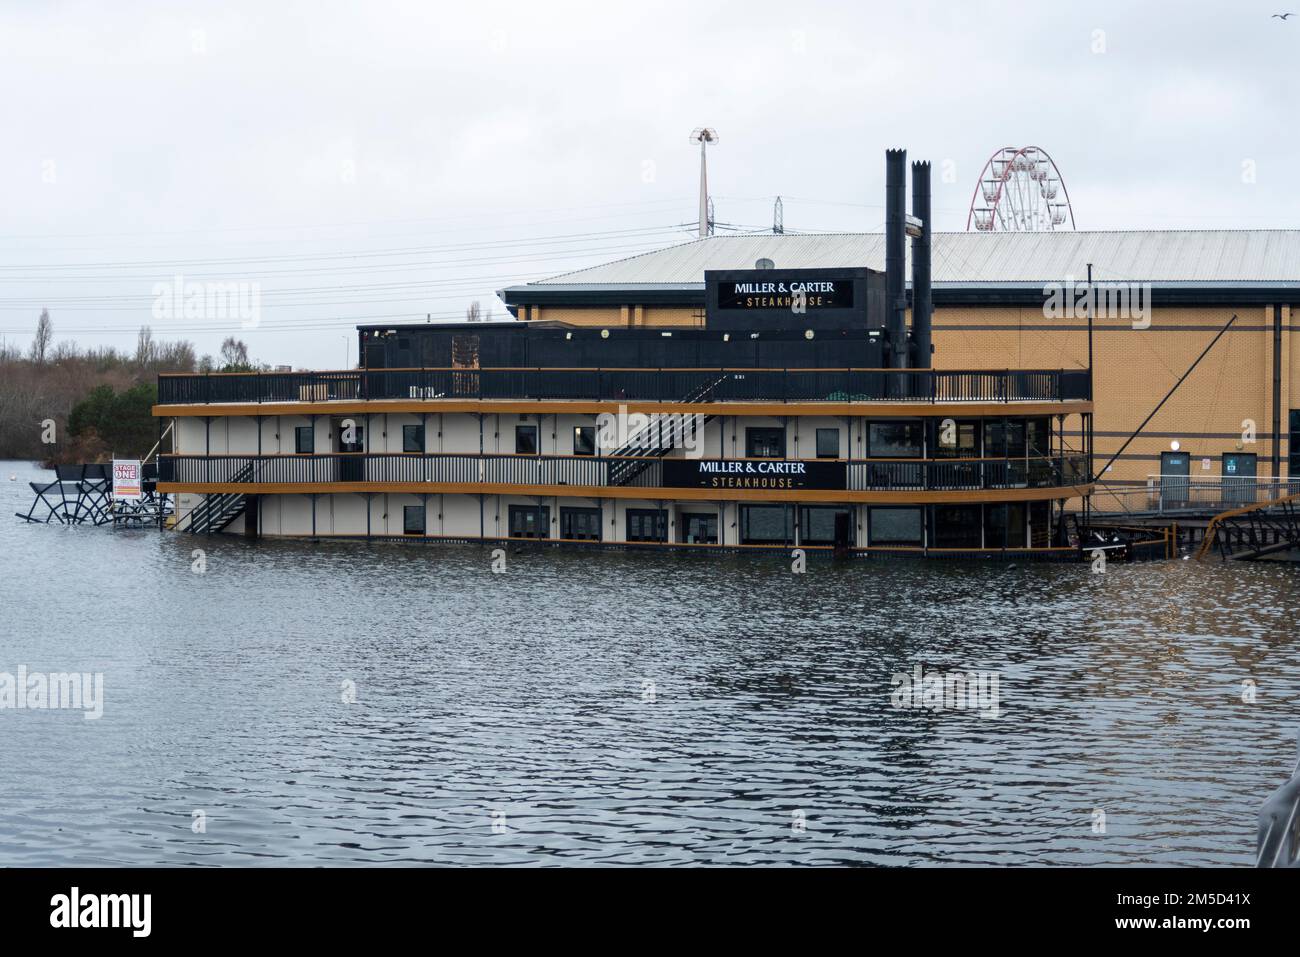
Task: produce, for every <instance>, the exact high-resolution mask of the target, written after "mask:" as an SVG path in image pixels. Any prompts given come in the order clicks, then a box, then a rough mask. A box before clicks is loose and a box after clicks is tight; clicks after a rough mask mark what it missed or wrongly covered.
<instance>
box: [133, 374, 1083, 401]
mask: <svg viewBox="0 0 1300 957" xmlns="http://www.w3.org/2000/svg"><path fill="white" fill-rule="evenodd" d="M688 397H689V398H691V399H692V400H693V401H716V402H735V401H769V402H773V401H774V402H869V401H877V400H895V401H897V400H906V401H917V402H1023V401H1059V400H1068V399H1086V398H1088V374H1087V372H1086V371H1080V370H1017V371H970V372H963V371H947V370H934V369H910V370H897V371H894V370H891V371H888V372H886V371H883V370H879V369H373V370H359V371H350V372H249V373H211V374H196V375H188V374H187V375H161V376H159V378H158V402H159V403H160V404H162V405H181V404H205V403H211V402H333V401H340V400H348V399H352V400H355V399H535V400H544V399H574V400H597V401H624V400H626V401H643V402H647V401H648V402H674V401H684V400H686V399H687V398H688Z"/></svg>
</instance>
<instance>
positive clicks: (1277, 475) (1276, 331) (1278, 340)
mask: <svg viewBox="0 0 1300 957" xmlns="http://www.w3.org/2000/svg"><path fill="white" fill-rule="evenodd" d="M1272 445H1273V456H1272V460H1271V466H1272V470H1273V485H1274V487H1278V483H1279V482H1280V481H1281V479H1282V307H1281V306H1280V305H1278V306H1274V307H1273V443H1272ZM1279 491H1280V489H1279Z"/></svg>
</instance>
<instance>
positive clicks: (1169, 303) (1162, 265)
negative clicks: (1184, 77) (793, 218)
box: [499, 230, 1300, 510]
mask: <svg viewBox="0 0 1300 957" xmlns="http://www.w3.org/2000/svg"><path fill="white" fill-rule="evenodd" d="M933 248H934V255H933V259H934V262H933V282H934V288H933V298H934V309H935V312H934V320H933V335H934V348H935V351H934V365H935V368H937V369H987V370H1000V369H1024V368H1031V369H1064V370H1070V369H1086V368H1087V366H1088V357H1089V336H1088V308H1087V304H1086V303H1087V300H1086V298H1085V294H1086V285H1085V279H1086V276H1087V275H1088V269H1089V266H1090V265H1091V269H1092V277H1093V282H1094V287H1095V290H1096V291H1095V293H1094V296H1095V299H1094V300H1093V301H1095V302H1096V307H1095V312H1094V322H1093V336H1092V353H1093V357H1094V360H1093V365H1094V376H1095V383H1094V389H1095V394H1094V400H1095V406H1096V412H1095V418H1094V425H1095V432H1094V436H1095V457H1096V467H1097V468H1098V469H1101V468H1102V467H1103V466H1104V465H1105V463H1106V462H1107V461H1109V460H1110V458H1111V456H1112V454H1113V453H1114V452H1116V451H1119V450H1120V448H1121V446H1122V445H1124V443H1125V442H1126V440H1127V439H1128V438H1129V437H1130V435H1131V434H1132V433H1133V432H1134V431H1135V430H1137V429H1138V428H1139V426H1141V425H1142V422H1143V420H1144V419H1145V418H1146V417H1147V415H1148V414H1149V413H1150V412H1151V410H1152V409H1154V408H1155V407H1156V406H1157V404H1158V403H1159V402H1160V401H1161V399H1162V398H1163V397H1164V396H1165V394H1166V393H1167V392H1168V391H1169V390H1170V389H1171V388H1172V387H1173V386H1174V384H1175V383H1176V382H1177V381H1178V379H1179V377H1180V376H1182V375H1183V374H1184V373H1185V372H1186V371H1187V370H1188V368H1189V367H1190V366H1191V365H1192V364H1193V362H1195V361H1196V359H1197V357H1198V356H1200V355H1201V353H1202V352H1203V351H1204V350H1205V349H1206V347H1207V346H1209V345H1210V343H1211V342H1212V341H1213V340H1214V339H1215V336H1216V335H1217V334H1218V333H1219V331H1220V330H1221V329H1222V328H1223V327H1224V326H1225V324H1227V323H1228V321H1229V320H1230V319H1231V318H1232V317H1233V316H1234V315H1235V316H1236V317H1237V319H1236V321H1235V322H1234V323H1232V325H1231V326H1230V328H1229V329H1228V330H1227V332H1226V333H1225V334H1224V335H1223V336H1222V338H1221V339H1220V340H1219V341H1218V342H1217V343H1215V345H1214V347H1213V348H1212V349H1211V350H1210V351H1209V352H1208V353H1207V354H1206V355H1205V357H1204V358H1203V359H1202V361H1201V362H1200V363H1199V365H1197V366H1196V368H1195V370H1194V371H1193V372H1192V373H1191V375H1189V376H1188V377H1187V380H1186V381H1185V382H1184V383H1183V384H1182V386H1181V387H1180V388H1179V389H1178V390H1177V391H1176V392H1175V394H1174V395H1173V396H1172V398H1170V399H1169V401H1168V402H1167V403H1166V404H1165V405H1164V407H1163V408H1162V409H1161V410H1160V412H1159V413H1158V414H1157V415H1155V417H1154V418H1152V419H1151V421H1150V422H1149V423H1148V424H1147V425H1146V427H1145V428H1144V429H1143V431H1142V433H1141V435H1139V436H1138V437H1137V438H1136V439H1135V440H1134V441H1132V442H1131V443H1130V444H1128V446H1127V447H1126V448H1124V449H1123V452H1122V454H1121V455H1120V456H1119V458H1118V459H1116V461H1115V462H1114V464H1113V466H1111V468H1110V469H1109V470H1108V471H1107V472H1105V473H1103V474H1101V475H1100V476H1099V478H1100V479H1101V480H1102V481H1103V482H1104V483H1108V484H1110V485H1112V487H1136V488H1146V487H1150V485H1151V484H1152V483H1153V482H1159V479H1156V478H1154V477H1155V476H1159V475H1162V474H1163V475H1166V476H1168V475H1187V476H1189V481H1191V482H1196V481H1197V480H1202V479H1204V480H1218V479H1219V478H1220V477H1223V478H1230V479H1233V480H1237V479H1250V478H1251V477H1252V476H1257V477H1258V479H1259V480H1260V481H1261V482H1262V481H1265V480H1267V479H1269V478H1270V477H1279V478H1282V477H1287V476H1288V475H1292V474H1294V475H1300V361H1298V360H1300V337H1296V336H1295V335H1294V332H1295V325H1294V320H1293V311H1292V306H1293V304H1295V303H1297V302H1300V231H1297V230H1213V231H1208V230H1207V231H1185V230H1167V231H1166V230H1142V231H1105V232H1073V231H1069V232H1066V231H1058V232H1024V233H1014V232H1008V233H937V234H935V236H934V247H933ZM761 260H768V261H770V263H771V264H773V265H774V266H775V268H776V269H778V270H792V269H809V268H817V269H823V270H825V269H831V270H834V269H843V270H845V271H848V270H850V269H853V268H859V267H864V266H865V267H870V268H873V269H881V268H883V266H884V264H885V242H884V236H883V235H881V234H831V235H777V234H751V235H729V236H711V237H707V238H703V239H699V240H696V241H693V242H688V243H685V244H682V245H680V246H674V247H671V248H668V249H661V250H656V251H653V252H648V253H645V254H642V255H638V256H632V257H630V258H626V259H621V260H618V261H616V262H611V263H608V264H605V265H601V266H595V267H592V268H589V269H583V270H579V271H577V272H572V273H568V274H565V275H561V276H556V277H553V278H550V279H546V280H542V281H539V282H533V283H528V284H526V285H520V286H513V287H510V288H507V289H504V290H502V291H501V292H500V293H499V295H500V296H501V298H502V299H503V300H504V301H505V303H506V304H507V306H508V307H509V308H510V310H511V312H512V313H513V314H514V315H515V316H516V317H517V318H518V319H521V320H525V321H528V322H537V323H544V324H551V323H562V324H566V325H573V326H586V327H592V326H595V327H601V328H613V327H628V326H631V327H646V328H662V329H664V330H665V331H667V330H671V329H677V328H682V327H700V326H702V325H703V324H704V318H705V315H706V297H707V292H708V291H707V290H706V284H705V272H706V270H707V271H710V272H712V271H722V270H739V269H752V268H754V266H755V264H757V263H758V262H759V261H761ZM764 265H766V264H764ZM909 274H910V270H909ZM909 288H910V287H909ZM791 319H792V322H795V323H796V324H797V317H791ZM1066 438H1067V440H1068V438H1069V436H1068V434H1067V436H1066ZM1112 497H1113V496H1112ZM1107 498H1108V496H1107V494H1105V493H1101V492H1099V494H1098V495H1097V496H1096V497H1095V499H1094V506H1095V507H1096V508H1098V509H1102V510H1105V509H1107V507H1108V503H1107Z"/></svg>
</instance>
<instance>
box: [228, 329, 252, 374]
mask: <svg viewBox="0 0 1300 957" xmlns="http://www.w3.org/2000/svg"><path fill="white" fill-rule="evenodd" d="M221 365H222V369H223V370H224V371H226V372H246V371H248V370H249V369H251V368H252V365H251V364H250V363H249V361H248V346H247V344H246V343H244V341H243V340H241V339H236V338H235V337H234V336H227V337H226V338H225V340H223V341H222V343H221Z"/></svg>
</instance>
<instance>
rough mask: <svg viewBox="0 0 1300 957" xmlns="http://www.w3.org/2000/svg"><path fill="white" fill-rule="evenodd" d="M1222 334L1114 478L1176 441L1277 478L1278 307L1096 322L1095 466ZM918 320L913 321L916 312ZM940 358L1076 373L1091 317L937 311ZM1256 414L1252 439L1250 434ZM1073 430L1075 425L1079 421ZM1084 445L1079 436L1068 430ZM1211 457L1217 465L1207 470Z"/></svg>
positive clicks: (1175, 310) (1139, 476)
mask: <svg viewBox="0 0 1300 957" xmlns="http://www.w3.org/2000/svg"><path fill="white" fill-rule="evenodd" d="M1234 312H1235V313H1236V314H1237V317H1238V319H1237V322H1236V324H1235V325H1234V327H1233V328H1232V329H1231V330H1229V331H1228V333H1226V334H1225V335H1224V337H1223V338H1222V339H1221V340H1220V341H1219V343H1218V344H1217V345H1216V346H1215V347H1214V349H1213V350H1212V351H1211V352H1210V354H1209V355H1207V356H1206V357H1205V359H1204V360H1203V361H1202V363H1201V365H1200V366H1198V367H1197V369H1196V371H1195V372H1193V373H1192V375H1191V376H1190V377H1189V378H1188V380H1187V381H1186V382H1185V383H1183V385H1182V386H1181V387H1180V388H1179V390H1178V392H1176V393H1175V394H1174V397H1173V398H1171V399H1170V400H1169V402H1168V403H1167V404H1166V405H1165V407H1164V408H1163V409H1162V410H1161V411H1160V413H1159V414H1158V415H1156V417H1155V418H1154V419H1152V420H1151V422H1150V423H1148V425H1147V427H1146V429H1145V430H1144V432H1143V436H1142V437H1140V438H1138V439H1135V440H1134V441H1133V443H1132V444H1131V445H1130V446H1129V447H1128V449H1127V450H1126V451H1125V453H1124V457H1123V458H1122V459H1120V460H1119V461H1117V462H1116V463H1115V465H1114V467H1113V469H1112V470H1111V472H1110V473H1108V474H1107V475H1105V476H1103V478H1104V479H1105V480H1107V481H1121V482H1139V481H1145V480H1146V478H1147V476H1148V475H1151V474H1155V473H1158V472H1159V471H1160V453H1161V452H1162V451H1168V450H1169V443H1170V442H1171V441H1173V440H1175V439H1177V440H1178V441H1179V443H1180V445H1181V449H1182V451H1185V452H1187V453H1189V454H1190V455H1191V457H1192V474H1193V475H1199V476H1202V477H1207V478H1208V477H1211V476H1215V477H1217V476H1218V475H1219V474H1220V468H1221V463H1220V460H1219V456H1220V455H1222V454H1223V453H1224V452H1233V451H1237V452H1253V453H1255V454H1256V455H1258V456H1259V460H1258V470H1259V472H1258V474H1259V476H1260V477H1261V478H1263V477H1267V476H1269V475H1271V474H1272V470H1271V457H1272V454H1273V443H1274V441H1275V439H1274V438H1273V437H1272V435H1271V432H1272V428H1273V417H1272V375H1273V371H1272V358H1273V307H1272V306H1267V307H1265V306H1249V307H1242V308H1237V309H1233V308H1230V307H1224V308H1217V307H1215V308H1182V307H1169V308H1155V309H1153V310H1152V313H1151V324H1150V327H1149V328H1147V329H1134V328H1133V324H1132V323H1131V322H1130V321H1127V320H1122V319H1108V320H1102V319H1099V320H1098V321H1097V322H1096V324H1095V327H1094V339H1093V346H1094V356H1095V358H1094V365H1095V368H1096V396H1095V399H1096V407H1097V412H1096V418H1095V421H1094V423H1093V424H1094V429H1095V434H1096V443H1095V447H1096V452H1097V458H1098V461H1097V463H1096V464H1097V466H1098V467H1101V466H1102V465H1103V464H1104V463H1105V461H1106V460H1107V459H1108V458H1109V457H1110V455H1111V453H1113V452H1115V451H1116V450H1117V449H1118V448H1119V446H1120V445H1121V444H1122V443H1123V441H1124V439H1125V438H1127V436H1128V435H1129V434H1130V433H1132V432H1133V431H1134V430H1135V429H1136V428H1137V427H1138V426H1139V425H1140V424H1141V423H1142V420H1143V419H1144V418H1145V417H1146V415H1147V414H1148V413H1149V412H1150V411H1151V410H1152V409H1153V408H1155V406H1156V404H1157V403H1158V402H1159V401H1160V399H1161V398H1162V397H1163V396H1164V394H1165V393H1166V392H1167V391H1168V390H1169V389H1170V387H1172V386H1173V384H1174V382H1176V381H1177V379H1178V377H1179V376H1180V375H1182V374H1183V372H1185V371H1186V369H1187V367H1188V366H1189V365H1191V363H1192V362H1193V361H1194V360H1195V358H1196V357H1197V355H1199V354H1200V352H1201V350H1202V349H1204V348H1205V347H1206V345H1208V344H1209V342H1210V340H1211V339H1213V338H1214V335H1215V333H1216V332H1217V331H1218V330H1219V328H1220V327H1222V325H1223V324H1224V323H1225V322H1227V320H1228V319H1229V317H1231V316H1232V315H1233V313H1234ZM529 317H530V318H532V319H549V320H558V321H561V322H568V323H572V324H573V325H581V326H611V327H613V326H651V327H653V326H676V327H682V326H696V327H699V326H702V325H703V314H702V310H699V309H694V308H667V307H649V306H623V307H608V308H560V307H549V306H547V307H537V306H534V307H531V308H530V310H529ZM909 321H910V319H909ZM1290 323H1291V312H1290V309H1289V308H1288V307H1284V309H1283V331H1282V336H1283V340H1282V352H1283V359H1282V361H1283V370H1282V371H1283V375H1282V401H1281V403H1280V407H1281V410H1282V416H1281V432H1282V436H1281V438H1282V442H1281V445H1280V453H1281V457H1282V467H1281V474H1282V475H1283V476H1285V475H1286V473H1287V469H1286V458H1287V442H1286V441H1285V439H1286V435H1287V430H1288V428H1289V422H1288V420H1289V411H1290V408H1291V404H1292V399H1291V396H1292V395H1295V396H1296V397H1297V400H1296V401H1297V402H1300V381H1297V379H1298V378H1300V337H1293V336H1292V335H1291V333H1290V331H1289V329H1288V327H1289V325H1290ZM934 344H935V364H936V367H937V368H940V369H1015V368H1021V369H1080V368H1084V367H1085V366H1086V365H1087V357H1088V338H1087V331H1086V320H1084V319H1082V318H1077V319H1048V318H1045V317H1044V315H1043V310H1042V309H1041V308H1040V307H1026V308H1012V307H1005V306H1001V307H961V308H941V309H937V310H936V311H935V315H934ZM1247 420H1253V422H1254V424H1255V431H1256V441H1255V442H1253V443H1251V442H1249V441H1247V440H1245V439H1244V438H1243V434H1242V433H1243V431H1244V430H1245V428H1246V424H1247ZM1066 428H1067V430H1068V429H1077V419H1071V421H1069V422H1067V424H1066ZM1070 441H1071V443H1072V444H1076V445H1077V444H1079V442H1080V441H1081V440H1080V438H1079V437H1078V436H1072V437H1070ZM1207 457H1208V458H1210V459H1211V464H1210V469H1209V471H1203V470H1202V468H1201V465H1202V459H1204V458H1207Z"/></svg>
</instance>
